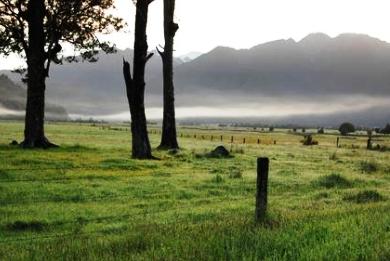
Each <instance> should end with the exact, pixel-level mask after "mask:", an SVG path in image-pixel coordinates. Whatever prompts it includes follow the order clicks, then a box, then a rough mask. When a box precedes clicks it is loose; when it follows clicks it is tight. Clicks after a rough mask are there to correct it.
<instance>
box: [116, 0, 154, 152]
mask: <svg viewBox="0 0 390 261" xmlns="http://www.w3.org/2000/svg"><path fill="white" fill-rule="evenodd" d="M152 2H153V0H138V1H136V3H135V5H136V17H135V38H134V58H133V77H132V75H131V72H130V63H128V62H127V61H125V60H123V75H124V78H125V83H126V93H127V99H128V102H129V107H130V114H131V133H132V156H133V158H135V159H153V156H152V151H151V147H150V141H149V136H148V129H147V122H146V115H145V66H146V63H147V62H148V60H149V59H150V58H151V57H152V56H153V53H150V54H148V42H147V36H146V26H147V23H148V9H149V4H151V3H152Z"/></svg>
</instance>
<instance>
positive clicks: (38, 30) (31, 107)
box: [21, 0, 57, 148]
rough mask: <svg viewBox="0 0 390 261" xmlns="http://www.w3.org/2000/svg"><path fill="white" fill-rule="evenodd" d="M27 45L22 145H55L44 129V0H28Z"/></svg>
mask: <svg viewBox="0 0 390 261" xmlns="http://www.w3.org/2000/svg"><path fill="white" fill-rule="evenodd" d="M28 15H29V17H28V24H29V47H28V51H27V67H28V74H27V76H28V82H27V105H26V118H25V130H24V141H23V142H22V143H21V145H22V147H24V148H49V147H57V146H56V145H54V144H52V143H50V142H49V141H48V140H47V139H46V137H45V132H44V120H45V89H46V86H45V80H46V73H45V60H46V58H45V50H44V47H45V34H44V28H43V20H44V16H45V4H44V0H30V1H29V3H28Z"/></svg>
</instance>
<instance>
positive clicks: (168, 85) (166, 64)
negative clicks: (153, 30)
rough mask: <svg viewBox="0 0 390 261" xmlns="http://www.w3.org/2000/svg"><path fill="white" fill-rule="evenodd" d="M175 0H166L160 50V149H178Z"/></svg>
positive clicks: (177, 27)
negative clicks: (162, 92)
mask: <svg viewBox="0 0 390 261" xmlns="http://www.w3.org/2000/svg"><path fill="white" fill-rule="evenodd" d="M174 14H175V0H164V37H165V46H164V52H161V51H159V50H158V52H159V54H160V56H161V59H162V62H163V77H164V83H163V88H164V116H163V126H162V136H161V144H160V146H159V148H160V149H178V148H179V144H178V142H177V133H176V118H175V91H174V84H173V43H174V37H175V34H176V32H177V30H178V29H179V26H178V25H177V24H176V23H175V22H174Z"/></svg>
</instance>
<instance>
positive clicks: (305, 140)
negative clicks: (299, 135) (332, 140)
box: [301, 135, 318, 146]
mask: <svg viewBox="0 0 390 261" xmlns="http://www.w3.org/2000/svg"><path fill="white" fill-rule="evenodd" d="M301 142H302V144H303V145H305V146H312V145H318V141H316V140H314V139H313V137H312V136H311V135H306V136H305V137H304V138H303V140H302V141H301Z"/></svg>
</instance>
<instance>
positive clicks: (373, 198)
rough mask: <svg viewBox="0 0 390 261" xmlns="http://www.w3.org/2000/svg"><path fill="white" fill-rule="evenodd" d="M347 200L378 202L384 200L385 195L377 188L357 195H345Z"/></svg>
mask: <svg viewBox="0 0 390 261" xmlns="http://www.w3.org/2000/svg"><path fill="white" fill-rule="evenodd" d="M344 200H346V201H352V202H355V203H359V204H360V203H369V202H378V201H382V200H384V197H383V196H382V195H381V194H379V193H378V192H377V191H375V190H365V191H362V192H359V193H357V194H355V195H348V196H345V197H344Z"/></svg>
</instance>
